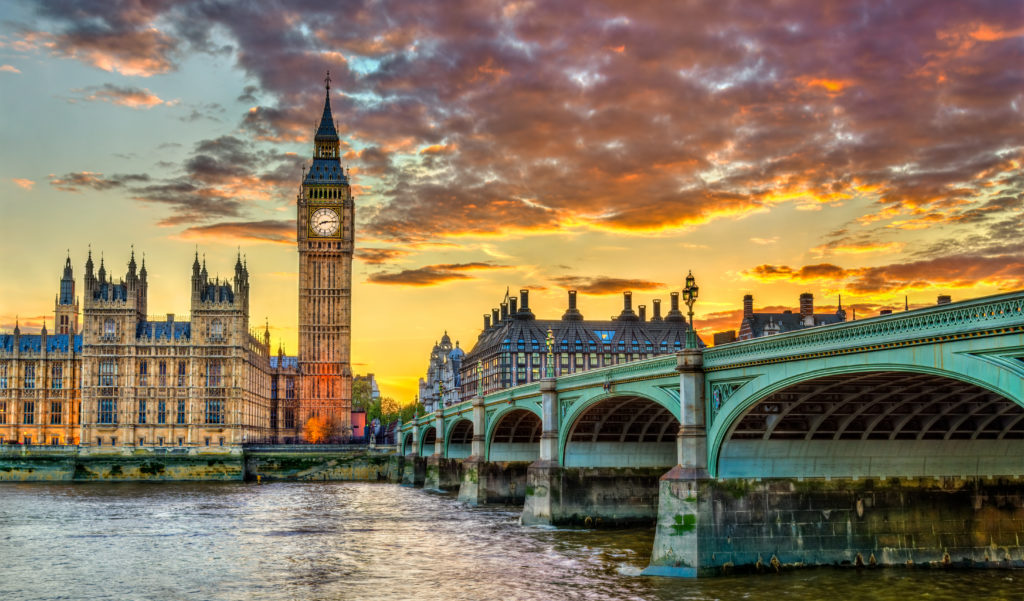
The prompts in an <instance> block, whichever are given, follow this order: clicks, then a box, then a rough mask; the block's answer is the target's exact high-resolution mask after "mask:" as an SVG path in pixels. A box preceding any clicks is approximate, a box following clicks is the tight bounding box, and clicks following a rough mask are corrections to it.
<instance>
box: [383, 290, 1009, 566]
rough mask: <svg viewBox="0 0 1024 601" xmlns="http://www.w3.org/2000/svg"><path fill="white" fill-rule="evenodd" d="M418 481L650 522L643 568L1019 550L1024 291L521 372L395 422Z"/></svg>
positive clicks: (546, 513) (539, 513)
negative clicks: (533, 374)
mask: <svg viewBox="0 0 1024 601" xmlns="http://www.w3.org/2000/svg"><path fill="white" fill-rule="evenodd" d="M401 432H402V434H401V438H400V440H401V444H400V448H401V452H402V454H403V455H404V456H405V461H404V464H405V467H404V470H405V473H404V479H403V481H404V482H405V483H406V484H416V485H419V484H422V485H424V486H425V487H427V488H431V489H445V490H455V489H458V491H459V497H460V499H463V500H465V501H467V502H469V503H474V504H476V503H487V502H523V504H524V507H523V513H522V522H523V523H524V524H555V525H563V524H570V525H571V524H579V525H584V526H591V527H607V526H613V525H616V524H626V523H634V522H644V521H646V522H647V523H650V522H654V521H656V523H657V534H656V539H655V544H654V547H655V548H654V552H653V555H652V560H651V566H650V567H649V568H648V570H647V573H651V574H659V575H676V576H698V575H710V574H715V573H719V572H721V571H728V570H731V569H747V568H761V569H780V568H781V567H783V566H789V565H820V564H851V565H860V564H863V565H874V564H881V565H915V564H917V565H920V564H925V565H970V566H990V567H1024V543H1022V542H1021V541H1022V539H1024V479H1022V476H1024V291H1022V292H1014V293H1010V294H1004V295H998V296H991V297H986V298H981V299H974V300H969V301H964V302H959V303H953V304H948V305H942V306H936V307H931V308H926V309H918V310H914V311H909V312H905V313H899V314H893V315H886V316H879V317H874V318H870V319H864V320H860V321H854V322H847V323H843V324H838V325H831V326H822V327H817V328H808V329H804V330H799V331H796V332H792V333H787V334H782V335H776V336H770V337H764V338H758V339H754V340H748V341H742V342H734V343H730V344H726V345H721V346H717V347H714V348H707V349H686V350H683V351H681V352H679V353H676V354H673V355H665V356H660V357H656V358H653V359H647V360H641V361H636V362H632V363H626V364H621V365H616V366H613V367H607V368H602V369H595V370H591V371H587V372H582V373H576V374H572V375H563V376H560V377H557V378H547V379H543V380H541V381H539V382H535V383H532V384H528V385H523V386H517V387H515V388H509V389H506V390H502V391H499V392H495V393H492V394H487V395H484V396H477V397H475V398H473V399H472V400H471V401H468V402H464V403H461V404H457V405H453V406H449V407H445V408H443V409H440V410H438V411H437V412H435V413H431V414H428V415H424V416H422V417H419V418H417V419H416V420H415V421H414V422H412V423H409V424H405V425H403V427H402V430H401Z"/></svg>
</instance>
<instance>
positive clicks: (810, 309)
mask: <svg viewBox="0 0 1024 601" xmlns="http://www.w3.org/2000/svg"><path fill="white" fill-rule="evenodd" d="M808 315H814V295H813V294H811V293H810V292H804V293H803V294H801V295H800V316H801V317H807V316H808Z"/></svg>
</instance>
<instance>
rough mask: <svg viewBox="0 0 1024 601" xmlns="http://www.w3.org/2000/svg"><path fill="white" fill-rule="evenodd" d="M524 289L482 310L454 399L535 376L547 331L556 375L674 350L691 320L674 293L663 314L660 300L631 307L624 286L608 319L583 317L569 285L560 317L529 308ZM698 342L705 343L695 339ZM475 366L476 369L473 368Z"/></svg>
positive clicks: (543, 365)
mask: <svg viewBox="0 0 1024 601" xmlns="http://www.w3.org/2000/svg"><path fill="white" fill-rule="evenodd" d="M529 294H530V293H529V290H520V292H519V298H518V299H517V298H516V297H514V296H511V297H510V296H509V295H508V292H506V293H505V298H504V300H502V302H501V303H500V305H499V308H496V309H492V310H491V314H490V315H484V327H483V330H481V332H480V335H479V336H478V337H477V340H476V344H475V345H474V346H473V349H472V350H471V351H469V352H468V353H466V355H465V357H464V358H463V359H462V364H461V368H460V370H459V371H460V374H461V376H460V378H459V399H460V400H463V401H464V400H468V399H470V398H472V397H473V396H474V395H475V394H477V381H478V380H479V377H478V373H479V374H480V376H482V377H483V383H482V385H481V386H480V390H481V391H482V392H483V393H484V394H487V393H490V392H494V391H497V390H502V389H505V388H509V387H512V386H518V385H521V384H528V383H530V382H536V381H537V380H540V379H541V378H543V377H544V376H545V374H546V370H547V352H548V349H547V344H546V339H547V332H548V331H549V330H550V331H551V333H552V336H553V337H554V346H553V348H552V358H553V361H554V365H553V366H552V367H553V371H554V373H555V375H556V376H557V375H562V374H571V373H577V372H581V371H587V370H591V369H596V368H599V367H606V366H609V365H617V364H620V363H626V362H629V361H637V360H639V359H645V358H649V357H654V356H656V355H664V354H667V353H674V352H677V351H679V350H681V349H683V348H684V347H685V346H686V332H687V330H689V328H690V326H689V324H688V323H686V318H685V317H684V316H683V313H682V312H681V311H680V310H679V293H678V292H672V293H671V294H670V302H671V305H670V309H669V311H668V313H667V314H666V315H665V316H664V317H663V316H662V314H661V300H660V299H654V300H653V302H652V304H653V311H652V314H651V315H650V316H648V315H647V306H646V305H639V306H637V310H636V311H634V310H633V294H632V293H631V292H624V293H623V299H622V311H621V312H620V313H619V315H617V316H613V317H612V318H611V319H609V320H607V321H604V320H585V319H583V314H582V313H581V312H580V310H579V309H578V308H577V306H576V291H575V290H570V291H569V304H568V308H567V309H566V311H565V313H564V314H563V315H562V317H561V319H537V318H536V317H535V316H534V314H533V311H532V310H531V309H530V304H529V300H530V296H529ZM697 344H698V345H699V346H703V345H704V343H703V342H701V341H700V339H699V338H698V339H697ZM478 370H479V371H478Z"/></svg>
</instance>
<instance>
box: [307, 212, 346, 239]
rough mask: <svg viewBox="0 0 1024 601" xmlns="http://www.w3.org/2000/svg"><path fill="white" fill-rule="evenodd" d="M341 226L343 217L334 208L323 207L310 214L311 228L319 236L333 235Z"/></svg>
mask: <svg viewBox="0 0 1024 601" xmlns="http://www.w3.org/2000/svg"><path fill="white" fill-rule="evenodd" d="M340 227H341V219H340V218H339V217H338V212H337V211H335V210H334V209H329V208H327V207H322V208H319V209H317V210H315V211H313V214H312V215H310V216H309V229H310V231H312V232H313V233H314V234H316V235H318V236H333V235H334V234H336V233H338V228H340Z"/></svg>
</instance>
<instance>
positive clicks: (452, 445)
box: [443, 417, 473, 459]
mask: <svg viewBox="0 0 1024 601" xmlns="http://www.w3.org/2000/svg"><path fill="white" fill-rule="evenodd" d="M447 429H448V433H447V434H446V435H445V441H444V455H443V456H444V457H447V458H448V459H462V458H464V457H469V455H470V453H471V451H472V448H473V447H472V445H473V421H472V420H470V419H468V418H465V417H460V418H458V419H455V420H454V421H452V423H451V425H449V426H448V428H447Z"/></svg>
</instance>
